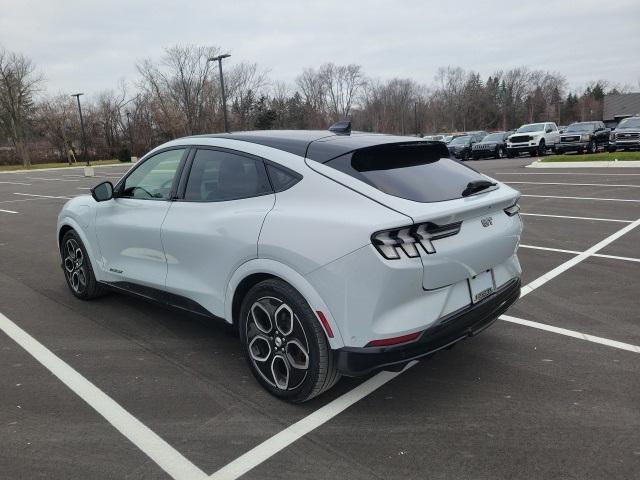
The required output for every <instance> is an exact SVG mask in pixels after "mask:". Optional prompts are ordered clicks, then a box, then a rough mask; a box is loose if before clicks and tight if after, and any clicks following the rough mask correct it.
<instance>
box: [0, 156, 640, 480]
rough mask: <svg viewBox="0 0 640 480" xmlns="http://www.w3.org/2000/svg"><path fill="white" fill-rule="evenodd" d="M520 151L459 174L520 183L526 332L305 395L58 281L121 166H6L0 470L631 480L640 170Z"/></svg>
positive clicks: (228, 342) (638, 440)
mask: <svg viewBox="0 0 640 480" xmlns="http://www.w3.org/2000/svg"><path fill="white" fill-rule="evenodd" d="M530 161H531V160H530V159H512V160H499V161H498V160H487V161H478V162H470V165H471V166H473V167H474V168H477V169H479V170H480V171H482V172H484V173H486V174H488V175H490V176H493V177H495V178H497V179H499V180H501V181H505V182H508V183H510V184H511V185H512V186H513V187H514V188H517V189H518V190H520V191H521V192H522V194H523V197H522V198H521V201H520V204H521V207H522V213H523V217H522V218H523V221H524V223H525V230H524V234H523V238H522V247H521V249H520V251H519V257H520V261H521V264H522V268H523V284H525V285H533V287H534V288H533V289H532V290H531V291H530V292H529V293H527V294H526V296H524V297H523V298H521V299H520V301H519V302H518V303H517V304H516V305H515V306H514V307H513V308H512V309H510V310H509V312H507V314H508V315H510V316H512V317H516V319H523V320H525V321H529V322H535V323H533V324H531V325H533V326H534V328H532V326H529V325H526V324H521V323H520V324H519V323H513V322H512V321H503V320H500V321H498V322H496V323H495V324H494V325H493V326H492V327H491V328H490V329H488V330H486V331H485V332H483V333H482V335H479V336H478V337H477V338H473V339H471V340H468V341H465V342H462V343H461V344H459V345H458V346H456V347H455V348H454V349H452V350H450V351H446V352H443V353H440V354H438V355H436V356H435V357H434V358H432V359H431V360H428V361H421V362H418V363H417V364H415V365H413V366H412V367H411V368H409V369H407V370H406V371H405V372H403V373H401V374H398V375H397V376H393V377H391V376H390V377H388V378H387V377H385V380H384V381H378V379H379V378H380V377H377V376H376V377H372V378H370V379H357V380H356V379H343V380H342V381H341V382H340V383H339V384H338V385H337V387H336V388H335V389H333V390H331V391H330V392H327V394H325V395H323V396H321V397H319V398H316V399H314V400H313V401H311V402H309V403H307V404H304V405H289V404H287V403H284V402H281V401H278V400H276V399H274V398H272V397H271V396H269V395H268V394H267V393H266V392H265V391H264V390H262V389H261V388H260V387H259V385H258V384H257V383H256V382H255V380H254V379H253V377H252V376H251V373H250V372H249V370H248V368H247V367H246V365H245V362H244V359H243V358H242V356H241V354H240V348H239V343H238V340H237V338H236V337H235V336H234V335H233V333H232V332H231V331H230V330H229V329H228V328H227V327H225V326H224V325H221V324H218V323H214V322H204V321H202V320H201V319H199V318H194V317H193V316H189V315H185V314H182V313H177V312H175V311H171V310H166V309H163V308H160V307H158V306H156V305H153V304H149V303H146V302H144V301H141V300H138V299H134V298H130V297H126V296H122V295H117V294H112V295H109V296H106V297H104V298H101V299H98V300H96V301H92V302H82V301H80V300H77V299H75V298H74V297H73V296H72V295H71V294H70V293H69V292H68V291H67V287H66V285H65V282H64V278H63V274H62V272H61V270H60V265H59V264H60V260H59V254H58V253H57V251H56V242H55V223H56V217H57V214H58V211H59V210H60V208H61V206H62V205H63V204H64V202H65V201H66V197H73V196H75V195H79V194H83V193H86V192H87V191H88V190H87V189H88V188H89V187H91V186H92V185H95V184H96V183H98V182H99V181H102V180H103V179H112V180H115V179H117V178H118V176H119V175H121V174H122V173H123V172H124V171H125V170H126V166H124V165H118V166H115V167H101V168H96V173H97V176H98V178H85V177H83V176H82V171H81V170H66V169H65V170H55V171H42V172H36V171H33V172H28V173H11V174H0V314H1V315H0V325H3V328H2V329H3V330H5V332H8V333H7V334H6V335H5V334H3V333H1V332H0V356H1V361H0V399H1V401H0V428H1V430H0V472H2V473H1V474H0V477H1V478H7V479H14V478H16V479H18V478H20V479H22V478H29V479H31V478H64V479H86V478H91V479H102V478H105V479H111V478H132V479H134V478H135V479H137V478H153V479H155V478H171V477H172V476H173V477H174V478H181V479H189V478H207V476H209V475H211V478H213V479H217V478H237V477H238V476H239V475H240V474H244V475H243V476H242V478H255V479H258V478H282V479H289V478H309V479H336V478H349V479H359V478H362V479H365V478H367V479H369V478H415V479H423V478H430V479H431V478H434V479H445V478H447V479H449V478H456V479H460V478H463V479H467V478H468V479H498V478H505V479H507V478H508V479H513V478H525V479H537V478H540V479H543V478H544V479H547V478H554V479H588V478H589V479H590V478H593V479H601V478H607V479H614V478H615V479H633V478H638V475H639V474H638V472H640V433H639V432H640V347H638V346H640V316H639V315H638V306H639V300H638V292H639V290H638V287H637V285H638V282H639V281H640V261H638V260H640V227H635V224H634V223H632V222H635V221H636V220H638V219H639V218H640V170H639V169H614V168H607V169H584V168H580V169H553V170H549V171H546V170H545V171H537V170H536V171H532V169H526V168H524V166H525V165H526V164H528V163H530ZM576 184H579V185H576ZM558 197H565V198H558ZM567 197H570V198H567ZM625 228H628V229H629V231H628V232H626V233H624V234H623V235H621V236H619V237H617V234H618V232H619V231H620V230H621V229H625ZM605 240H606V242H605V243H606V245H603V246H602V248H601V249H599V250H598V251H597V252H592V253H594V255H586V254H581V252H584V251H585V250H589V249H592V247H593V246H594V245H597V244H599V243H600V242H603V241H605ZM572 259H574V261H575V259H578V260H580V261H579V262H577V263H576V264H575V265H570V266H569V267H567V264H566V262H568V261H571V260H572ZM562 265H563V267H560V266H562ZM549 272H555V273H553V274H550V275H548V278H547V277H545V275H547V274H548V273H549ZM532 282H533V283H532ZM2 316H4V317H2ZM3 318H5V319H6V320H3ZM14 326H15V328H14ZM561 329H566V330H568V331H571V332H573V333H571V332H569V333H567V331H566V330H561ZM22 331H24V332H26V333H27V334H29V335H30V336H31V337H30V338H28V339H26V340H25V339H24V338H26V337H21V338H23V340H21V341H20V343H17V342H16V341H14V339H13V337H16V336H17V335H22V333H20V332H22ZM11 332H13V333H12V335H13V337H11V338H10V336H8V335H9V333H11ZM15 332H18V333H15ZM579 334H586V335H590V336H591V337H582V336H580V335H579ZM571 335H573V336H571ZM576 336H578V337H580V338H576ZM40 346H42V347H46V349H48V352H49V354H47V353H46V352H44V353H42V352H41V351H40V350H38V349H39V348H40ZM634 348H635V349H634ZM38 352H40V354H39V353H38ZM50 354H53V355H55V356H56V357H57V358H58V359H59V360H61V361H62V362H64V363H63V364H58V363H57V361H56V360H55V359H54V357H53V356H52V355H50ZM38 355H40V356H39V357H38V358H36V357H37V356H38ZM65 365H66V367H65ZM67 367H69V371H66V370H64V368H67ZM61 372H62V373H61ZM65 372H66V373H65ZM65 375H67V376H65ZM73 375H76V376H75V377H74V376H73ZM387 380H388V381H387ZM89 382H90V384H91V385H93V386H94V387H97V388H96V390H95V391H94V390H91V389H90V388H89V387H87V384H88V383H89ZM375 382H378V383H377V384H376V386H379V388H374V387H372V388H369V389H368V390H367V388H368V386H369V385H372V384H374V383H375ZM365 390H366V392H367V393H368V394H362V395H360V394H359V392H361V391H365ZM101 395H104V396H105V397H106V398H103V397H101ZM354 395H355V396H356V399H357V400H359V401H353V403H351V400H350V399H351V398H352V397H353V396H354ZM109 401H111V402H114V403H113V404H112V403H109ZM345 402H346V403H345ZM340 405H343V406H342V407H341V406H340ZM344 405H348V408H347V407H344ZM318 418H320V420H318ZM119 422H122V423H119ZM137 422H139V424H140V425H142V426H140V425H138V423H137ZM296 422H300V423H296ZM294 424H295V425H300V428H293V427H292V425H294ZM136 425H137V426H136ZM308 425H312V426H311V427H309V426H308ZM145 429H146V430H145ZM282 432H284V433H285V434H286V435H284V436H283V433H282ZM154 435H155V436H154ZM156 436H157V437H156ZM163 442H165V443H166V445H165V444H164V443H163ZM263 442H264V443H263ZM163 445H164V446H163ZM154 452H155V453H156V454H154ZM221 469H222V470H221Z"/></svg>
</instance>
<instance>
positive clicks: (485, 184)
mask: <svg viewBox="0 0 640 480" xmlns="http://www.w3.org/2000/svg"><path fill="white" fill-rule="evenodd" d="M496 185H497V183H495V182H491V181H489V180H474V181H473V182H469V183H467V188H465V189H464V190H463V191H462V196H463V197H468V196H469V195H473V194H474V193H478V192H480V191H482V190H485V189H487V188H490V187H495V186H496Z"/></svg>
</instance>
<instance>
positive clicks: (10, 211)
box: [0, 208, 18, 213]
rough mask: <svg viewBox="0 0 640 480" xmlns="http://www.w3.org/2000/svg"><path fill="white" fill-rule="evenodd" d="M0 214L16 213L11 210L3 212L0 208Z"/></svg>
mask: <svg viewBox="0 0 640 480" xmlns="http://www.w3.org/2000/svg"><path fill="white" fill-rule="evenodd" d="M0 212H3V213H18V212H14V211H13V210H3V209H1V208H0Z"/></svg>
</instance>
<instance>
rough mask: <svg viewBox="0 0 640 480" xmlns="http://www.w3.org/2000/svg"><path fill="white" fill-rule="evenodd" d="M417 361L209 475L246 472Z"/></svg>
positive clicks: (227, 477)
mask: <svg viewBox="0 0 640 480" xmlns="http://www.w3.org/2000/svg"><path fill="white" fill-rule="evenodd" d="M416 363H417V362H415V361H413V362H410V363H409V364H407V366H406V367H405V368H404V369H403V370H402V371H400V372H380V373H378V374H377V375H375V376H374V377H371V378H370V379H369V380H367V381H366V382H364V383H361V384H360V385H358V386H357V387H356V388H354V389H353V390H350V391H349V392H347V393H345V394H344V395H342V396H340V397H338V398H336V399H335V400H333V401H331V402H329V403H327V404H326V405H325V406H324V407H321V408H319V409H318V410H316V411H315V412H313V413H311V414H309V415H307V416H306V417H304V418H303V419H302V420H300V421H298V422H296V423H294V424H293V425H291V426H289V427H287V428H285V429H284V430H282V431H281V432H279V433H277V434H276V435H274V436H273V437H271V438H269V439H267V440H265V441H264V442H262V443H261V444H260V445H258V446H257V447H255V448H253V449H251V450H249V451H248V452H246V453H245V454H243V455H241V456H240V457H238V458H236V459H235V460H234V461H233V462H231V463H229V464H227V465H225V466H224V467H222V468H221V469H220V470H218V471H217V472H215V473H214V474H213V475H211V476H210V477H209V478H210V479H211V480H232V479H236V478H238V477H240V476H242V475H244V474H245V473H247V472H248V471H250V470H251V469H253V468H254V467H256V466H258V465H260V464H261V463H262V462H264V461H266V460H268V459H269V458H271V457H272V456H273V455H275V454H276V453H278V452H279V451H281V450H283V449H284V448H286V447H288V446H289V445H291V444H292V443H293V442H295V441H296V440H298V439H300V438H301V437H303V436H305V435H306V434H308V433H309V432H311V431H313V430H315V429H316V428H318V427H319V426H321V425H323V424H325V423H326V422H328V421H329V420H331V419H332V418H333V417H335V416H336V415H338V414H340V413H342V412H343V411H345V410H346V409H347V408H349V407H350V406H351V405H353V404H354V403H356V402H358V401H360V400H362V399H363V398H364V397H366V396H367V395H369V394H370V393H372V392H374V391H376V390H377V389H378V388H380V387H381V386H383V385H384V384H385V383H387V382H389V381H390V380H393V379H394V378H396V377H397V376H398V375H400V374H401V373H403V372H405V371H407V370H408V369H409V368H411V367H412V366H414V365H415V364H416Z"/></svg>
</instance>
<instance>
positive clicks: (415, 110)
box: [413, 102, 420, 137]
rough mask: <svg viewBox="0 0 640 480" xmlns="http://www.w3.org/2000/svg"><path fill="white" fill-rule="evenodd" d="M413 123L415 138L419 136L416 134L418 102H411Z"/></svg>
mask: <svg viewBox="0 0 640 480" xmlns="http://www.w3.org/2000/svg"><path fill="white" fill-rule="evenodd" d="M413 123H414V126H415V130H416V137H417V136H418V135H419V133H420V132H418V102H413Z"/></svg>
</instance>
